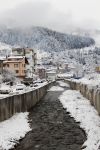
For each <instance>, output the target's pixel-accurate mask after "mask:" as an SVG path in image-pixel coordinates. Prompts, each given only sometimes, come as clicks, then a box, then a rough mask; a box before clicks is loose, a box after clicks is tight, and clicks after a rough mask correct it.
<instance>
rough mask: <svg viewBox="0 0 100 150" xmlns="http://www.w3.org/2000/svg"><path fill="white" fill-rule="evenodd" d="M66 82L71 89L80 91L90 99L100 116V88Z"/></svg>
mask: <svg viewBox="0 0 100 150" xmlns="http://www.w3.org/2000/svg"><path fill="white" fill-rule="evenodd" d="M65 82H67V83H68V84H69V85H70V87H71V89H73V90H79V91H80V93H81V94H82V95H83V96H84V97H86V98H87V99H89V100H90V102H91V104H92V105H93V106H94V107H95V108H96V110H97V111H98V113H99V115H100V88H98V87H92V86H89V85H86V84H82V83H77V82H75V81H70V80H65Z"/></svg>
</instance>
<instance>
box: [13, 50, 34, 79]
mask: <svg viewBox="0 0 100 150" xmlns="http://www.w3.org/2000/svg"><path fill="white" fill-rule="evenodd" d="M12 54H13V55H14V56H16V55H17V56H25V57H26V58H27V60H28V62H29V64H28V65H26V70H27V71H26V75H27V76H28V77H32V75H33V73H35V66H36V64H37V54H36V52H35V50H34V49H31V48H13V49H12Z"/></svg>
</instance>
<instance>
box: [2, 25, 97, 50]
mask: <svg viewBox="0 0 100 150" xmlns="http://www.w3.org/2000/svg"><path fill="white" fill-rule="evenodd" d="M0 41H1V42H4V43H6V44H9V45H12V46H13V45H19V46H24V47H34V48H38V49H41V50H44V51H64V50H65V49H74V48H76V49H77V48H83V47H88V46H90V45H93V44H94V43H95V41H94V40H93V39H92V38H90V37H83V36H77V35H71V34H64V33H59V32H56V31H52V30H49V29H47V28H42V27H33V28H30V29H7V28H3V29H2V30H0Z"/></svg>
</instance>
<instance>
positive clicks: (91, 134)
mask: <svg viewBox="0 0 100 150" xmlns="http://www.w3.org/2000/svg"><path fill="white" fill-rule="evenodd" d="M55 90H56V89H55ZM59 100H60V102H61V103H62V105H63V107H64V108H65V109H66V111H67V112H70V114H71V116H72V117H74V118H75V120H76V121H77V122H80V127H81V128H83V129H84V130H85V131H86V134H87V141H86V142H85V143H84V145H83V146H86V148H85V150H100V116H99V115H98V113H97V111H96V110H95V109H94V107H93V106H91V104H90V102H89V101H88V100H87V99H86V98H84V97H83V96H82V95H81V94H80V93H79V92H78V91H74V90H67V91H65V92H63V94H62V95H61V96H60V97H59Z"/></svg>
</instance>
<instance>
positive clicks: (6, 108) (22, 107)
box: [0, 83, 53, 121]
mask: <svg viewBox="0 0 100 150" xmlns="http://www.w3.org/2000/svg"><path fill="white" fill-rule="evenodd" d="M52 84H53V83H49V84H48V85H45V86H43V87H41V88H38V89H36V90H33V91H29V92H26V93H23V94H19V95H13V96H9V97H6V98H4V99H0V121H3V120H6V119H8V118H10V117H11V116H13V115H14V114H15V113H17V112H25V111H28V110H29V109H30V108H31V107H33V106H34V105H35V104H36V103H37V102H39V101H40V100H41V98H42V97H43V96H44V95H45V94H46V92H47V89H48V88H49V86H51V85H52Z"/></svg>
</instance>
